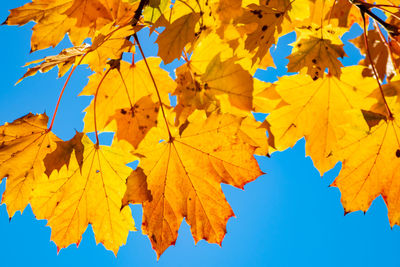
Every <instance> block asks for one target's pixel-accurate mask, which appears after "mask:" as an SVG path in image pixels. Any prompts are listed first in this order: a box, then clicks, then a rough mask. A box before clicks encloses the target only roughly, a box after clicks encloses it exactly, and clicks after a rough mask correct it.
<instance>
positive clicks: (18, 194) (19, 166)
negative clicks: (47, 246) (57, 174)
mask: <svg viewBox="0 0 400 267" xmlns="http://www.w3.org/2000/svg"><path fill="white" fill-rule="evenodd" d="M47 121H48V117H47V115H46V114H40V115H33V114H32V113H30V114H28V115H25V116H23V117H21V118H19V119H17V120H15V121H13V122H12V123H6V124H5V125H3V126H0V179H3V178H4V177H7V183H6V186H7V188H6V191H5V192H4V194H3V200H2V203H5V204H6V205H7V211H8V214H9V216H10V218H11V217H12V216H14V214H15V212H16V211H21V212H22V211H23V210H24V209H25V207H26V206H27V205H28V204H29V201H30V200H31V193H32V189H33V188H34V186H35V184H36V182H37V179H39V178H40V177H41V176H42V175H43V173H44V171H45V166H44V164H43V159H44V158H45V156H46V155H47V154H48V153H50V152H52V151H53V150H54V149H56V143H55V142H56V141H58V140H59V139H58V138H57V137H56V136H55V135H54V134H53V133H52V132H49V131H48V130H47Z"/></svg>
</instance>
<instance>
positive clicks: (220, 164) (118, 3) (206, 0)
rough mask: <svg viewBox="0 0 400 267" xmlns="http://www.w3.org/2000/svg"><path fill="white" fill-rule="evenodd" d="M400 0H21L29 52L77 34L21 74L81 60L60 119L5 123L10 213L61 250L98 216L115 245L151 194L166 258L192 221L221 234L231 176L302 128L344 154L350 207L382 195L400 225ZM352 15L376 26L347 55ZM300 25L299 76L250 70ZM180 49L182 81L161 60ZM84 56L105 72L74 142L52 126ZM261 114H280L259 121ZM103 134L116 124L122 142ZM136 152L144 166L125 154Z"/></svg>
mask: <svg viewBox="0 0 400 267" xmlns="http://www.w3.org/2000/svg"><path fill="white" fill-rule="evenodd" d="M399 8H400V7H399V6H398V5H396V4H393V3H392V1H390V0H382V1H380V3H378V4H374V1H369V0H368V1H361V0H350V1H347V0H313V1H311V0H293V1H289V0H259V1H256V0H229V1H228V0H178V1H173V2H170V1H167V0H159V1H152V0H141V1H135V0H129V1H128V0H90V1H89V0H88V1H84V0H33V1H32V2H31V3H28V4H26V5H24V6H21V7H18V8H15V9H13V10H11V13H10V15H9V17H8V18H7V20H6V21H5V22H4V24H7V25H24V24H26V23H28V22H29V21H34V22H35V23H36V24H35V26H34V27H33V28H32V31H33V35H32V38H31V47H32V49H31V52H34V51H37V50H40V49H44V48H48V47H50V46H53V47H54V46H56V45H57V44H58V43H59V42H60V41H61V40H62V39H63V38H64V36H65V35H66V34H67V35H68V37H69V39H70V41H71V43H72V45H73V46H72V47H70V48H67V49H65V50H63V51H62V52H61V53H59V54H58V55H53V56H48V57H45V58H44V59H43V60H38V61H34V62H30V63H28V64H27V65H29V66H30V68H29V69H28V71H27V72H26V74H25V75H24V76H23V77H22V78H21V79H20V81H22V80H23V79H25V78H27V77H28V76H32V75H35V74H36V73H37V72H38V71H39V72H47V71H49V70H51V69H53V68H54V67H57V68H58V74H59V76H60V77H61V76H64V75H66V74H67V73H68V71H69V74H68V77H67V79H66V84H65V86H64V87H63V88H62V90H61V94H60V98H59V100H58V102H57V105H56V108H55V110H56V111H55V113H54V114H53V117H52V120H51V122H50V124H49V123H48V117H47V115H46V114H38V115H34V114H28V115H26V116H24V117H22V118H19V119H16V120H15V121H14V122H11V123H6V124H5V125H3V126H0V178H1V179H3V178H5V177H7V185H6V191H5V193H4V195H3V200H2V202H3V203H5V204H6V205H7V210H8V212H9V214H10V217H12V216H13V215H14V214H15V212H16V211H23V210H24V209H25V207H26V206H27V205H28V204H30V205H31V207H32V210H33V212H34V213H35V215H36V217H37V218H38V219H46V220H47V221H48V225H49V226H50V227H51V228H52V234H51V238H52V240H53V241H54V242H55V243H56V244H57V247H58V248H64V247H67V246H69V245H70V244H72V243H76V244H79V242H80V239H81V236H82V234H83V232H84V231H85V229H86V228H87V226H88V224H91V225H92V227H93V230H94V233H95V238H96V240H97V242H101V243H103V244H104V246H105V247H106V248H107V249H110V250H112V251H114V253H117V251H118V249H119V247H120V246H121V245H123V244H124V243H125V242H126V239H127V236H128V233H129V231H132V230H135V226H134V222H133V219H132V215H131V211H130V206H129V204H142V207H143V225H142V230H143V233H144V234H146V235H148V236H149V239H150V241H151V243H152V246H153V248H154V250H155V251H156V252H157V254H158V256H160V255H161V254H162V253H163V252H164V251H165V250H166V249H167V248H168V247H169V246H170V245H172V244H174V243H175V241H176V239H177V235H178V230H179V227H180V224H181V222H182V221H183V219H184V218H185V220H186V222H187V223H188V224H189V225H190V226H191V232H192V235H193V237H194V240H195V242H197V241H199V240H201V239H205V240H207V241H209V242H212V243H218V244H221V242H222V240H223V238H224V236H225V233H226V223H227V221H228V219H229V218H230V217H232V216H233V215H234V213H233V211H232V209H231V207H230V206H229V204H228V203H227V201H226V199H225V196H224V194H223V192H222V190H221V183H225V184H230V185H232V186H235V187H238V188H243V187H244V185H245V184H246V183H248V182H251V181H253V180H255V179H256V178H257V177H259V176H260V175H261V174H262V172H261V171H260V169H259V166H258V164H257V162H256V160H255V158H254V154H258V155H264V156H265V155H269V154H270V153H272V152H274V151H282V150H285V149H286V148H288V147H291V146H293V145H294V144H295V143H296V142H297V141H298V140H299V139H301V138H303V137H304V138H305V139H306V153H307V155H309V156H311V158H312V159H313V161H314V164H315V167H316V168H317V169H318V170H319V172H320V173H321V174H323V173H325V172H326V171H328V170H330V169H331V168H332V167H333V166H334V165H335V164H336V163H337V162H339V161H342V162H343V167H342V170H341V172H340V174H339V176H338V177H337V178H336V180H335V181H334V182H333V186H337V187H338V188H339V189H340V190H341V193H342V203H343V206H344V208H345V211H346V212H351V211H356V210H363V211H366V210H367V209H368V208H369V206H370V204H371V202H372V201H373V200H374V199H375V198H376V197H377V196H379V195H382V196H383V198H384V200H385V202H386V204H387V206H388V212H389V220H390V223H391V225H394V224H400V202H399V201H398V199H399V197H398V196H399V194H400V179H399V177H398V170H399V167H400V159H399V158H400V143H399V136H400V124H399V123H400V122H399V119H398V118H397V114H399V112H400V106H399V101H398V95H399V90H400V89H399V88H400V85H399V81H398V78H397V74H398V72H399V64H400V43H399V41H400V37H399V35H400V32H399V28H398V27H399V25H400V21H399V20H400V18H399V14H400V13H399ZM377 9H379V10H380V11H382V12H383V13H384V14H385V15H386V18H384V19H383V18H382V16H378V15H376V14H375V13H374V12H376V10H377ZM356 23H358V24H359V25H361V26H362V27H363V29H364V33H363V34H362V35H361V36H360V37H358V38H356V39H354V40H352V42H353V44H354V45H355V46H356V47H357V48H359V49H360V51H361V53H362V54H364V55H365V58H364V59H363V60H361V61H360V62H359V64H358V65H357V66H347V67H344V66H343V64H342V63H341V60H340V59H341V58H343V57H345V56H347V55H346V52H345V50H344V49H343V46H344V44H343V42H342V40H341V38H340V37H341V36H342V35H343V34H344V33H345V32H346V31H348V30H349V29H350V27H352V25H354V24H356ZM145 28H148V29H149V30H150V32H151V33H152V34H156V35H157V40H156V43H157V44H158V47H159V49H158V57H146V55H145V54H144V52H143V49H142V46H141V44H140V40H139V37H138V35H137V33H138V32H140V31H142V30H143V29H145ZM293 31H295V32H296V41H295V42H294V43H293V44H292V46H293V50H292V53H291V54H290V55H289V56H288V60H289V63H288V65H287V68H288V71H289V72H295V73H296V74H295V75H291V76H286V77H281V78H280V79H279V80H278V81H277V82H275V83H274V84H269V83H266V82H263V81H260V80H258V79H256V78H254V75H255V72H256V70H257V69H260V68H261V69H265V68H267V67H271V66H274V62H273V59H272V57H271V54H270V50H271V49H273V48H274V47H275V46H276V44H277V41H278V39H279V38H280V37H281V36H284V35H286V34H288V33H290V32H293ZM88 38H89V39H88ZM85 40H86V42H89V43H84V41H85ZM87 40H90V41H87ZM137 54H140V55H141V56H142V58H143V59H142V60H140V61H135V59H134V58H135V55H137ZM124 55H131V57H132V60H131V61H130V62H128V61H126V60H125V59H126V58H127V57H125V56H124ZM123 58H124V59H123ZM176 60H181V61H180V62H182V64H181V65H180V66H179V67H177V68H176V69H175V77H176V78H175V79H172V78H171V77H170V75H169V74H168V72H166V71H165V70H164V69H163V68H161V67H160V64H161V63H162V62H163V63H164V64H169V63H171V62H173V61H176ZM84 64H86V65H87V66H88V67H89V68H90V69H91V70H92V71H93V74H92V75H91V76H90V77H89V83H88V84H87V85H86V87H85V88H84V89H83V91H82V92H81V94H80V95H89V96H94V97H93V100H92V102H91V104H90V105H89V106H88V107H87V108H86V109H85V112H86V115H85V118H84V123H85V126H84V129H83V133H80V132H77V133H76V135H75V136H74V137H73V138H72V139H71V140H69V141H63V140H60V139H59V138H58V137H57V136H56V135H55V134H54V133H53V132H52V127H53V124H54V123H57V121H56V120H55V117H56V114H57V109H58V106H59V104H60V99H61V97H62V95H63V92H64V90H65V89H66V88H67V84H68V81H69V78H70V77H71V75H72V74H73V73H74V71H75V69H76V67H77V66H78V65H84ZM170 95H173V96H176V98H177V103H176V105H171V103H170V98H169V97H170ZM252 112H260V113H265V114H268V116H267V117H266V120H265V121H264V122H257V121H255V120H254V118H253V115H252ZM48 124H49V126H48ZM91 132H94V133H95V136H96V142H92V141H91V140H90V139H89V138H88V137H87V135H86V134H87V133H91ZM100 132H113V133H115V134H114V138H113V139H114V140H113V142H112V145H111V146H104V145H101V144H100V142H99V138H98V134H99V133H100ZM267 136H268V137H267ZM135 160H139V165H138V168H137V169H136V170H132V169H130V168H129V167H127V166H126V164H128V163H130V162H133V161H135Z"/></svg>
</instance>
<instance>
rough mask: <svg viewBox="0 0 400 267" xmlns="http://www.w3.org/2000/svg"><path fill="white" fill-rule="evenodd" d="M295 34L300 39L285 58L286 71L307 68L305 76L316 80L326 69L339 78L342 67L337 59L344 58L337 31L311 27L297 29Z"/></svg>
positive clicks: (330, 28) (328, 28) (329, 28)
mask: <svg viewBox="0 0 400 267" xmlns="http://www.w3.org/2000/svg"><path fill="white" fill-rule="evenodd" d="M297 32H298V33H300V37H299V38H298V40H297V41H296V42H295V43H294V44H293V47H294V49H293V51H292V54H290V55H289V56H288V57H287V59H289V64H288V71H289V72H297V71H300V70H301V69H303V68H305V67H307V69H308V70H307V74H308V75H310V76H311V78H313V79H314V80H316V79H318V78H320V77H323V76H324V73H325V69H326V68H328V71H329V73H331V74H332V75H334V76H337V77H339V76H340V74H341V68H342V67H343V65H342V63H341V62H340V61H339V60H338V58H339V57H341V58H343V57H344V56H345V52H344V50H343V43H342V41H341V40H340V39H339V38H338V37H339V36H338V34H339V33H340V31H339V29H334V28H332V27H324V28H321V27H319V26H316V25H313V26H308V27H302V28H298V29H297ZM302 35H303V36H302ZM304 35H305V36H304Z"/></svg>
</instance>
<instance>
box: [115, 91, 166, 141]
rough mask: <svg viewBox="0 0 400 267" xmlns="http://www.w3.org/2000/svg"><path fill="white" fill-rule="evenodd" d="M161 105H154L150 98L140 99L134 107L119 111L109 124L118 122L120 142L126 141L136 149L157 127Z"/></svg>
mask: <svg viewBox="0 0 400 267" xmlns="http://www.w3.org/2000/svg"><path fill="white" fill-rule="evenodd" d="M159 107H160V105H159V104H158V103H154V102H153V101H152V100H151V97H150V96H144V97H142V98H140V99H139V100H138V101H137V102H136V103H135V104H134V105H133V107H126V108H122V109H120V110H117V111H116V112H115V114H114V115H112V116H111V117H110V119H109V121H108V122H107V124H108V123H109V122H110V121H112V120H115V121H116V122H117V131H116V136H117V138H118V139H119V140H126V141H128V142H129V143H130V144H131V145H133V146H134V147H135V148H137V146H138V145H139V143H140V142H141V141H142V140H143V138H144V137H145V136H146V134H147V133H148V131H150V129H151V128H152V127H155V126H157V123H158V121H157V118H158V110H159Z"/></svg>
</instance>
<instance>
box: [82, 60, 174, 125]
mask: <svg viewBox="0 0 400 267" xmlns="http://www.w3.org/2000/svg"><path fill="white" fill-rule="evenodd" d="M147 62H148V63H149V66H150V69H151V71H152V73H153V76H154V78H155V81H156V84H157V86H158V88H159V89H160V91H161V97H162V100H163V103H169V98H168V93H169V92H172V90H173V89H174V88H175V82H174V81H173V80H172V79H171V77H170V76H169V74H168V72H167V71H165V70H163V69H161V68H160V66H159V65H160V63H161V59H159V58H147ZM120 63H121V64H120V67H119V70H118V69H112V70H111V71H110V72H109V73H108V75H107V76H106V77H105V78H104V81H103V83H102V84H101V86H100V89H99V92H98V95H97V97H98V102H97V109H98V110H101V111H102V112H101V113H99V114H98V115H97V129H98V130H99V131H108V130H115V127H112V125H110V127H109V128H106V126H107V124H108V123H109V122H110V120H109V119H110V117H111V116H113V115H114V114H115V112H116V111H117V110H121V109H125V108H127V107H130V108H133V104H134V103H135V102H137V101H138V100H139V99H141V98H142V97H144V96H148V95H151V98H152V101H153V102H154V103H157V102H158V98H157V96H156V91H155V89H154V84H153V81H152V80H151V77H150V75H149V71H148V69H147V67H146V64H145V63H144V61H143V60H141V61H139V62H136V63H135V64H134V65H132V64H129V63H128V62H125V61H121V62H120ZM104 74H105V72H102V73H96V74H93V75H92V76H90V80H89V83H88V85H87V86H86V87H85V88H84V89H83V91H82V93H81V94H80V95H94V94H95V93H96V91H97V87H98V86H99V84H100V81H101V80H102V78H103V76H104ZM93 104H94V103H93V101H92V103H91V104H90V105H89V106H88V107H87V108H86V109H85V112H86V115H85V118H84V122H85V128H84V131H85V132H93V131H94V113H93V110H94V108H93Z"/></svg>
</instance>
